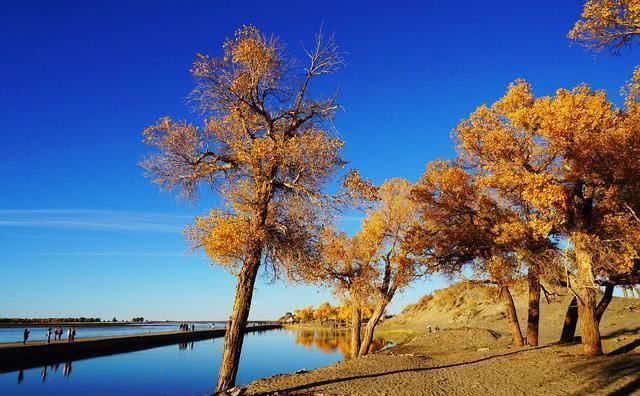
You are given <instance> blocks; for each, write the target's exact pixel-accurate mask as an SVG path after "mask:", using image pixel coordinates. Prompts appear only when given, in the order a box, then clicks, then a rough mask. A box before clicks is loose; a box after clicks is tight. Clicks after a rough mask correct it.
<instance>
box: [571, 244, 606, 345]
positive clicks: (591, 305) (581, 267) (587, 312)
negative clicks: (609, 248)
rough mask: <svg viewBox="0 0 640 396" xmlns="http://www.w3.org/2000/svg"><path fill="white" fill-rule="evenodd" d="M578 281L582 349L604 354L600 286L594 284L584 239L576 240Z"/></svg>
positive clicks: (576, 291) (576, 289)
mask: <svg viewBox="0 0 640 396" xmlns="http://www.w3.org/2000/svg"><path fill="white" fill-rule="evenodd" d="M575 252H576V266H577V271H576V275H577V282H575V285H574V286H573V289H574V292H575V293H576V294H577V297H578V317H579V319H580V329H581V330H582V349H583V353H584V355H585V356H587V357H593V356H599V355H602V341H601V339H600V328H599V323H598V320H597V318H596V305H597V299H598V287H597V286H596V285H595V284H594V276H593V269H592V266H591V255H590V254H589V252H588V248H587V247H586V246H584V241H579V242H578V241H576V243H575Z"/></svg>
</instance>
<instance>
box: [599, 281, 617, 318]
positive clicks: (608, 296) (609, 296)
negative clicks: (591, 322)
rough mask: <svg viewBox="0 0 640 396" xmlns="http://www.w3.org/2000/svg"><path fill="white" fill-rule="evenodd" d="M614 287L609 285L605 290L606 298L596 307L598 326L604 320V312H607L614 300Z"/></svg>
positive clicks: (603, 297)
mask: <svg viewBox="0 0 640 396" xmlns="http://www.w3.org/2000/svg"><path fill="white" fill-rule="evenodd" d="M614 288H615V286H614V285H607V286H606V287H605V289H604V296H602V298H601V299H600V302H599V303H598V306H597V307H596V320H597V321H598V324H599V323H600V321H601V320H602V315H604V311H606V310H607V307H608V306H609V303H610V302H611V300H613V289H614Z"/></svg>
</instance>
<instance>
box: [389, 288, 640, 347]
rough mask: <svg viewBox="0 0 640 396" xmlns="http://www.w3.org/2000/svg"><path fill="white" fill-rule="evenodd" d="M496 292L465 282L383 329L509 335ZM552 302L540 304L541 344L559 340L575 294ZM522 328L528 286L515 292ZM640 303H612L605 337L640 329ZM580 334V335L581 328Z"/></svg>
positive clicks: (603, 328) (559, 293)
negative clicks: (462, 329)
mask: <svg viewBox="0 0 640 396" xmlns="http://www.w3.org/2000/svg"><path fill="white" fill-rule="evenodd" d="M493 290H494V289H492V288H489V287H483V286H479V285H470V284H465V283H459V284H455V285H453V286H451V287H448V288H446V289H442V290H439V291H437V292H435V293H434V294H433V295H431V296H428V297H425V298H423V300H422V302H421V303H418V304H415V305H414V306H413V307H411V306H409V307H407V308H406V309H405V311H403V312H402V313H400V314H398V315H396V316H395V317H393V318H391V319H389V320H388V321H386V322H385V323H384V324H382V325H381V326H380V329H382V330H385V329H386V330H390V329H399V328H403V329H412V330H415V331H418V332H424V331H426V327H427V326H428V325H431V326H432V328H433V327H435V326H439V327H440V328H442V329H444V328H458V327H471V328H483V329H491V330H492V331H496V332H499V333H501V334H505V335H508V334H509V329H508V327H507V321H506V319H505V311H504V307H503V305H502V302H501V301H500V300H498V299H497V298H496V297H495V293H494V292H493ZM553 293H555V294H554V295H551V296H550V302H547V300H546V299H545V298H544V296H543V297H542V298H541V303H540V334H539V337H540V343H541V344H548V343H552V342H556V341H558V339H559V338H560V333H561V332H562V324H563V322H564V315H565V313H566V310H567V306H568V305H569V302H570V301H571V299H572V295H571V294H570V292H569V291H567V290H566V289H557V290H554V291H553ZM513 299H514V302H515V304H516V310H517V312H518V318H519V320H520V327H521V329H522V332H523V335H524V334H525V331H526V326H527V322H526V321H527V304H528V303H527V293H526V288H525V287H519V288H515V289H514V290H513ZM630 303H631V304H632V306H633V304H636V305H638V304H640V300H638V299H635V300H631V299H625V298H620V297H614V298H613V301H611V303H610V304H609V307H608V309H607V311H606V312H605V314H604V316H603V318H602V321H601V323H600V331H601V333H602V335H603V336H609V335H615V334H617V333H624V332H637V331H638V330H640V308H637V309H636V310H635V311H631V310H629V304H630ZM576 335H580V326H579V325H578V330H577V333H576Z"/></svg>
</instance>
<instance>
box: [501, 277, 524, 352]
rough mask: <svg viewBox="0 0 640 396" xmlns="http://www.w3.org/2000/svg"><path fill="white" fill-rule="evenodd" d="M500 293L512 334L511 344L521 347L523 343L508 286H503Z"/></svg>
mask: <svg viewBox="0 0 640 396" xmlns="http://www.w3.org/2000/svg"><path fill="white" fill-rule="evenodd" d="M500 294H501V295H502V301H503V302H504V307H505V309H506V310H507V320H508V321H509V328H510V329H511V335H512V336H513V345H515V346H517V347H521V346H523V345H524V340H523V339H522V331H521V330H520V324H519V323H518V314H517V312H516V306H515V304H514V303H513V297H512V296H511V291H509V288H508V287H503V288H502V291H501V292H500Z"/></svg>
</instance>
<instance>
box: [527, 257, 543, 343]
mask: <svg viewBox="0 0 640 396" xmlns="http://www.w3.org/2000/svg"><path fill="white" fill-rule="evenodd" d="M527 278H528V280H529V312H528V315H527V345H530V346H538V327H539V323H540V276H539V275H538V273H537V271H536V270H535V269H531V268H529V274H528V275H527Z"/></svg>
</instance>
